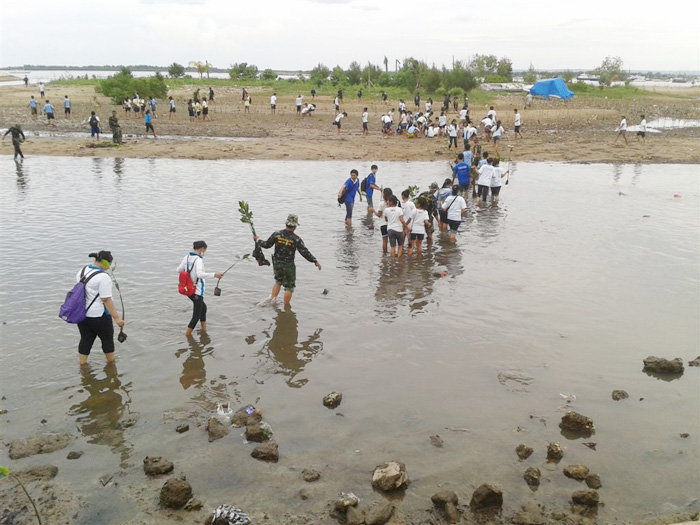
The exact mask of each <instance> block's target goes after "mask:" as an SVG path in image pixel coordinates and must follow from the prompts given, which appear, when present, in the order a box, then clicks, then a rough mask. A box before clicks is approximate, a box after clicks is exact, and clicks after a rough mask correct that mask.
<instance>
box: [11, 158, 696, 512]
mask: <svg viewBox="0 0 700 525" xmlns="http://www.w3.org/2000/svg"><path fill="white" fill-rule="evenodd" d="M29 160H32V162H28V161H29ZM116 160H117V159H46V160H42V159H41V158H39V159H28V160H27V161H25V163H24V164H23V165H22V172H21V173H19V172H17V171H10V172H9V173H8V170H4V171H3V175H2V177H1V178H0V184H2V188H1V189H2V190H3V191H2V197H1V199H2V202H1V204H2V209H3V212H2V214H3V215H2V218H3V223H4V225H5V227H6V228H7V229H9V230H11V231H13V232H16V234H17V235H19V236H21V238H23V239H26V243H27V253H34V252H37V251H39V250H41V249H46V250H49V251H51V252H52V253H55V257H56V258H57V260H61V261H68V263H67V264H65V266H66V268H62V266H63V265H64V263H63V262H62V263H61V268H60V269H58V270H57V269H56V268H45V267H42V266H40V265H37V266H30V265H28V267H29V268H30V270H29V271H28V272H27V273H22V274H21V275H19V276H14V274H12V270H11V268H12V263H11V261H10V258H11V257H10V255H11V254H9V253H5V254H3V255H2V260H0V279H1V280H2V283H3V286H2V288H3V294H2V295H1V296H0V298H1V300H2V312H3V319H2V321H3V323H6V324H3V325H2V326H3V328H2V330H3V343H2V345H3V346H2V353H1V358H2V366H1V367H0V384H2V392H1V394H2V396H4V399H3V400H2V401H1V403H2V404H1V405H0V409H3V410H7V411H8V412H7V413H4V414H3V415H2V416H0V417H1V418H2V421H3V423H4V424H3V429H2V437H3V443H5V444H6V445H7V446H5V447H4V448H3V452H2V458H0V464H3V465H8V466H9V467H10V468H11V470H12V471H13V472H17V473H20V476H27V478H22V479H26V483H27V486H28V487H29V488H30V493H31V494H32V495H34V496H37V498H38V508H39V510H40V512H42V513H45V514H43V515H45V516H47V517H49V518H50V519H49V522H51V523H54V522H55V523H172V522H175V521H180V522H183V523H204V520H205V518H206V517H207V516H211V514H212V511H213V510H214V509H215V508H216V507H217V506H219V505H222V504H229V505H234V506H235V507H237V508H239V509H241V511H242V512H245V513H246V514H248V515H249V516H250V518H251V519H252V520H253V523H259V522H264V521H267V522H269V523H337V522H338V521H340V522H348V523H350V522H355V523H363V522H364V523H369V522H373V523H380V522H382V523H383V522H384V521H381V520H382V519H385V518H386V519H388V521H386V522H387V523H446V522H449V521H450V520H453V521H454V520H456V519H457V518H458V519H459V520H461V522H462V523H476V522H488V521H489V520H491V522H495V523H498V522H503V523H511V522H515V523H587V521H585V520H592V521H593V522H597V523H611V522H616V523H643V522H645V521H647V520H650V519H652V518H657V517H660V516H671V515H674V516H675V517H676V518H677V519H676V521H681V518H682V519H687V518H689V517H690V516H691V515H692V514H694V513H696V512H697V511H698V508H697V505H698V501H697V499H696V498H697V495H696V491H695V490H694V489H693V487H696V486H697V484H698V479H699V473H698V469H697V464H698V437H699V436H698V434H699V432H698V430H697V429H698V428H699V427H700V424H699V422H698V409H699V407H698V403H699V401H698V396H697V384H698V377H697V374H698V372H700V369H698V368H697V367H695V366H690V362H691V361H693V360H695V359H696V357H697V353H698V352H697V347H698V331H697V326H696V325H697V323H696V322H695V321H694V320H695V319H697V316H698V313H699V309H698V291H697V290H698V277H697V268H698V264H699V263H698V261H699V256H698V249H697V243H694V242H693V225H694V224H695V225H697V222H698V202H700V196H699V195H698V188H697V181H696V180H694V179H693V177H692V174H689V173H688V170H687V168H686V167H683V166H680V167H677V168H676V167H669V166H665V167H650V166H606V165H600V166H563V165H559V164H532V165H530V164H520V165H518V166H517V169H516V170H515V173H514V174H513V176H512V178H511V183H510V184H509V186H507V187H505V188H504V190H503V191H502V193H501V197H502V200H501V205H500V206H499V207H498V208H484V209H478V208H475V207H474V206H473V205H472V202H471V198H470V199H469V206H470V210H469V214H468V216H467V219H466V220H465V222H464V223H463V225H462V227H461V229H462V233H461V234H460V235H459V236H458V239H457V243H456V245H452V244H450V243H449V242H447V239H446V238H445V237H438V238H437V239H436V244H435V246H434V248H433V250H432V251H430V252H427V253H426V254H425V256H424V257H423V258H422V259H421V260H417V259H415V258H414V259H412V260H405V261H391V260H388V259H387V258H385V257H383V256H382V255H381V250H380V244H381V240H380V236H379V231H378V223H377V222H376V221H375V220H373V219H370V218H368V217H366V216H365V214H364V213H363V212H364V203H362V204H360V203H358V204H357V206H356V212H355V213H356V214H357V215H356V218H355V221H354V226H353V229H352V230H345V228H344V226H343V225H342V219H343V216H344V213H343V212H342V211H341V210H339V209H338V208H337V204H336V203H334V202H333V201H334V199H333V194H334V193H335V192H337V188H338V187H339V186H340V183H341V182H342V180H344V178H345V177H346V176H347V172H349V169H350V168H352V167H357V168H358V169H360V170H361V172H362V171H364V167H363V166H362V165H358V166H355V165H354V164H353V165H349V164H348V163H275V162H269V163H257V162H240V161H239V162H230V161H217V162H196V161H163V160H150V161H149V160H133V159H121V161H120V162H116ZM42 162H43V163H42ZM445 170H446V168H444V167H443V166H439V165H436V163H408V164H405V163H396V164H394V163H383V164H381V165H380V171H379V180H380V182H381V183H382V184H383V185H384V186H391V187H393V188H396V189H401V188H403V187H404V186H407V185H408V184H417V185H419V186H420V187H421V188H425V187H427V186H428V184H429V183H430V182H433V181H440V180H442V179H443V178H444V177H445ZM655 170H662V171H663V175H664V176H665V177H667V178H666V179H665V183H664V187H662V188H660V187H659V185H658V180H659V179H658V177H659V176H660V174H661V173H660V172H657V171H655ZM56 173H60V174H61V177H57V176H56ZM193 173H200V174H201V176H200V178H201V179H202V181H201V183H200V184H197V185H195V187H194V188H193V189H192V192H191V193H190V194H189V195H188V196H187V199H186V200H184V199H181V198H180V197H179V196H178V195H177V194H176V190H175V189H174V188H176V187H177V186H178V184H182V183H184V182H185V181H186V180H188V177H192V174H193ZM262 173H264V174H265V175H266V177H268V178H269V180H270V183H271V184H273V185H278V186H281V185H284V186H285V187H288V188H290V189H289V190H288V191H287V192H284V193H283V194H282V195H280V196H279V197H278V200H277V201H276V204H275V206H272V207H271V206H266V203H267V195H265V194H263V193H261V192H259V191H256V189H257V188H258V186H257V183H258V181H259V177H260V175H261V174H262ZM309 177H313V180H314V188H313V195H312V197H311V198H309V192H308V191H307V190H308V187H307V186H305V183H306V182H307V179H308V178H309ZM74 184H80V185H81V187H82V189H83V191H82V192H81V193H80V194H78V195H75V194H74V193H73V192H70V191H69V190H68V189H67V188H70V187H71V186H72V185H74ZM675 194H678V195H679V197H674V195H675ZM69 197H70V198H71V199H73V200H70V199H69ZM76 199H77V201H76ZM69 200H70V207H71V210H72V209H78V210H81V211H78V212H72V213H68V206H69ZM96 200H98V201H100V202H101V203H102V204H103V205H104V206H106V207H108V208H109V209H112V208H117V207H118V209H119V210H120V213H121V214H122V215H121V217H122V219H121V224H114V225H112V224H110V223H109V222H105V221H103V220H102V218H101V217H96V216H94V214H92V213H91V212H89V211H87V210H88V209H89V207H90V206H89V204H90V203H92V202H95V201H96ZM238 200H247V201H248V202H249V203H250V206H251V209H252V210H253V211H254V213H255V220H256V229H257V230H258V231H259V232H260V234H261V236H262V237H264V236H265V234H269V232H271V231H272V230H273V229H277V228H279V227H280V226H281V225H280V222H281V221H283V219H284V217H286V215H287V213H291V212H297V213H298V214H299V215H300V223H301V227H300V229H299V230H298V233H299V234H300V235H301V236H302V238H303V239H304V240H305V242H306V245H307V247H308V248H309V249H310V250H311V251H312V253H314V255H315V256H316V257H317V258H318V259H319V260H320V261H321V263H322V264H323V265H324V268H323V271H322V272H317V271H316V270H315V269H314V268H313V267H312V266H311V265H307V264H306V263H305V261H303V260H298V261H297V266H298V289H297V292H296V294H295V298H294V302H293V306H292V309H291V310H286V309H284V308H283V307H282V306H281V305H278V306H257V303H259V302H260V300H261V299H262V298H264V297H265V296H266V295H267V294H268V293H269V288H270V286H271V284H272V279H271V273H270V272H269V271H266V270H265V269H260V268H258V267H257V266H256V265H254V264H249V265H246V264H241V265H238V266H237V267H236V270H235V271H232V272H231V273H232V274H233V275H227V277H226V278H225V279H224V280H223V281H222V283H221V287H222V294H221V296H220V297H214V296H213V295H212V294H207V303H208V304H209V308H210V319H209V325H210V328H209V334H208V335H205V334H195V337H194V339H193V340H190V341H188V340H187V339H186V338H184V336H183V335H182V332H183V331H184V323H186V320H187V319H188V318H189V305H188V304H187V303H186V302H185V301H183V300H181V299H182V298H180V297H178V296H177V292H175V284H174V283H175V280H176V276H175V271H174V270H173V271H172V272H171V271H169V270H168V269H169V268H170V266H172V267H173V268H174V267H175V266H176V265H177V262H178V261H179V259H180V258H181V256H182V252H184V251H187V250H188V249H189V243H190V242H191V238H192V239H194V238H205V239H206V240H207V242H208V244H209V246H210V249H209V250H208V253H207V258H206V266H207V269H208V270H209V271H219V270H220V269H223V268H226V267H227V266H229V265H230V263H231V261H232V260H233V258H234V257H235V256H237V255H241V254H242V253H247V252H248V251H249V250H250V249H251V247H252V242H251V240H250V233H249V231H248V230H246V228H247V227H246V225H243V224H240V223H239V221H238V217H237V216H236V210H237V202H238ZM192 203H196V204H197V205H198V206H203V207H205V211H203V212H202V213H200V214H199V215H198V217H197V218H198V221H197V223H196V224H193V222H192V220H191V216H188V214H187V213H183V210H189V209H190V208H189V206H191V205H192ZM76 204H77V208H75V207H74V206H75V205H76ZM59 220H60V221H62V222H61V223H60V227H59V225H58V221H59ZM85 225H87V227H88V228H94V229H97V231H99V232H100V239H99V242H100V244H104V245H105V246H99V247H96V246H93V244H94V243H95V242H98V241H95V240H94V239H93V240H91V241H90V246H89V248H88V249H85V243H86V240H85V236H84V233H81V232H82V231H84V229H85ZM5 231H7V230H5ZM153 232H157V235H154V234H153ZM3 235H5V233H3ZM183 238H184V239H183ZM98 248H99V249H102V248H105V249H112V250H113V253H114V254H115V259H116V260H117V269H116V270H115V275H116V276H118V278H119V283H120V286H121V289H122V291H123V293H124V294H125V297H124V298H125V302H126V305H127V322H130V324H128V325H127V328H128V332H129V339H128V341H127V342H126V343H124V344H123V345H119V347H118V348H117V353H118V359H117V364H116V366H115V367H113V368H110V367H107V368H105V367H104V361H103V357H102V356H101V355H100V352H99V350H97V349H94V350H93V355H92V356H91V358H90V363H91V364H90V367H89V368H88V369H86V370H84V371H82V372H81V371H79V370H78V366H77V362H76V361H77V359H75V345H76V341H77V336H76V334H75V333H74V330H71V327H67V326H66V325H65V324H63V323H62V322H61V321H60V320H58V319H57V318H56V311H57V307H58V304H60V301H61V300H62V296H63V295H64V294H65V290H64V289H66V290H67V289H68V288H70V285H71V284H72V283H71V280H72V277H73V275H74V273H75V271H76V270H77V268H79V266H80V264H82V263H83V261H84V257H83V256H82V254H83V252H85V255H86V254H87V253H88V252H89V251H93V250H94V249H98ZM144 253H148V254H149V258H153V259H154V260H158V261H171V260H172V261H173V264H171V265H169V266H168V265H167V264H165V263H164V264H163V265H161V264H148V263H147V261H146V259H148V258H144V256H143V254H144ZM145 261H146V262H145ZM161 266H165V267H166V269H165V270H163V268H162V267H161ZM229 277H231V279H230V280H228V278H229ZM57 281H60V282H59V283H58V284H57ZM212 285H213V283H212ZM137 290H138V291H137ZM20 291H21V293H20ZM324 291H325V292H327V293H325V294H324ZM46 297H56V300H55V301H54V300H51V301H47V300H46ZM55 310H56V311H55ZM37 319H38V320H40V321H41V324H42V326H44V327H45V329H43V330H36V329H35V327H36V322H37ZM37 349H47V350H37ZM650 357H656V358H663V359H666V360H667V362H665V361H660V360H659V359H656V360H654V359H652V360H649V358H650ZM676 358H679V359H680V363H681V365H682V367H683V369H682V373H680V372H681V370H679V368H678V362H677V361H676ZM645 361H646V362H645ZM332 392H338V393H342V399H341V400H340V403H339V404H336V403H337V401H338V398H337V396H333V397H331V398H328V399H327V401H328V402H327V403H326V404H324V397H325V396H327V395H328V394H330V393H332ZM223 403H229V404H230V409H231V411H232V412H233V413H235V412H236V411H238V410H239V409H240V408H244V407H246V406H247V405H253V406H254V407H255V409H257V410H259V414H257V413H255V412H253V414H256V415H254V416H253V419H252V420H249V419H248V416H250V414H247V413H246V414H247V416H246V418H245V419H244V420H243V421H240V420H238V421H234V419H235V418H234V416H233V414H231V415H227V413H226V411H225V410H224V411H223V412H224V413H223V414H219V413H218V412H217V405H221V404H223ZM326 405H328V406H326ZM329 407H330V408H329ZM569 412H573V413H576V414H580V415H581V416H582V417H581V418H579V417H577V416H569V417H567V415H568V413H569ZM227 417H230V418H231V421H230V422H229V421H228V420H227V419H226V418H227ZM258 417H259V418H260V419H259V420H256V419H257V418H258ZM564 418H566V422H564V421H563V419H564ZM239 419H240V418H239ZM569 420H571V421H569ZM233 422H235V423H236V424H239V425H240V426H233V425H232V424H230V423H233ZM263 423H264V425H263ZM267 425H269V427H268V426H267ZM562 425H563V428H562ZM270 431H271V432H272V434H271V435H270V434H269V432H270ZM42 436H43V437H42ZM28 438H29V439H28ZM273 443H274V444H273ZM275 445H276V446H275ZM521 445H522V446H521ZM56 447H60V448H56ZM530 449H531V452H530ZM37 451H38V452H39V453H36V452H37ZM28 453H32V454H31V455H25V454H28ZM81 453H82V454H81ZM560 455H561V457H560V458H559V459H557V458H558V457H559V456H560ZM69 457H70V459H69ZM158 458H161V459H158ZM275 459H276V460H275ZM144 460H145V461H144ZM170 463H172V465H170ZM43 465H51V466H53V467H56V468H57V471H55V470H54V469H53V468H43V469H39V470H37V471H34V472H31V471H30V472H29V473H26V472H25V474H21V472H22V471H27V470H30V469H35V468H36V467H41V466H43ZM171 468H172V469H171ZM182 475H185V476H186V483H187V484H189V487H190V488H191V491H192V492H191V494H190V492H189V490H188V488H187V485H186V484H185V483H183V482H182V480H181V476H182ZM317 476H318V477H317ZM170 480H172V481H170ZM166 482H167V483H168V484H169V488H168V489H167V490H166V491H165V496H163V495H162V491H163V486H164V485H166ZM537 482H538V483H537ZM484 485H486V487H483V486H484ZM661 486H663V490H662V489H660V488H659V487H661ZM596 487H597V488H596ZM0 491H2V493H3V498H2V500H3V506H2V509H0V513H3V512H4V513H5V515H4V518H5V519H7V516H9V515H10V513H13V512H16V513H17V514H16V515H15V516H14V517H13V518H11V519H13V520H15V522H17V523H31V519H32V512H33V510H32V509H31V506H28V503H27V501H26V500H23V499H22V497H23V496H24V495H23V493H21V492H20V491H18V489H16V488H15V484H14V482H13V480H12V479H11V478H7V479H4V480H3V481H2V482H0ZM499 491H500V497H499ZM340 493H343V495H342V496H340V495H339V494H340ZM453 493H454V494H453ZM475 493H476V494H475ZM594 494H595V495H594ZM4 496H8V497H4ZM353 496H355V497H356V498H357V499H358V500H359V501H358V502H357V504H354V498H353ZM501 498H502V500H501ZM185 499H186V501H185ZM6 502H8V503H6ZM200 504H201V507H200ZM186 505H187V506H188V507H187V508H188V509H189V510H184V508H180V507H181V506H182V507H184V506H186ZM169 506H175V507H178V508H177V509H171V508H170V507H169ZM523 506H525V508H523ZM477 509H481V510H477ZM499 509H500V510H499ZM475 510H476V512H475ZM0 515H2V514H0ZM265 516H267V519H265ZM674 519H675V518H674ZM589 522H590V521H589Z"/></svg>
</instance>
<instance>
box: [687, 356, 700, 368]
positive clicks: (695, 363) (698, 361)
mask: <svg viewBox="0 0 700 525" xmlns="http://www.w3.org/2000/svg"><path fill="white" fill-rule="evenodd" d="M688 366H700V356H698V357H696V358H695V359H693V360H692V361H688Z"/></svg>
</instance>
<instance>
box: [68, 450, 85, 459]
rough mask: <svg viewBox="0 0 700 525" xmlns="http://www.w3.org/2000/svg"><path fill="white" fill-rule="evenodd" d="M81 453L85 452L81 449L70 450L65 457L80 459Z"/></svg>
mask: <svg viewBox="0 0 700 525" xmlns="http://www.w3.org/2000/svg"><path fill="white" fill-rule="evenodd" d="M83 454H85V452H83V451H82V450H78V451H75V450H72V451H71V452H69V453H68V455H67V456H66V459H80V458H81V457H82V455H83Z"/></svg>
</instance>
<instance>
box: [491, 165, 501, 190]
mask: <svg viewBox="0 0 700 525" xmlns="http://www.w3.org/2000/svg"><path fill="white" fill-rule="evenodd" d="M491 171H492V173H493V175H491V187H492V188H498V187H499V186H500V185H501V176H502V175H503V168H501V167H500V166H496V167H495V168H494V167H493V166H491Z"/></svg>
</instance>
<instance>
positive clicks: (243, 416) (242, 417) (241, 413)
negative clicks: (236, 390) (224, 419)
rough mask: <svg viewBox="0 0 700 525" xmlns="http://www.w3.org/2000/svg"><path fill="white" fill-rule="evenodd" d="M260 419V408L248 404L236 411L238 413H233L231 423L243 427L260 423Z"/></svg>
mask: <svg viewBox="0 0 700 525" xmlns="http://www.w3.org/2000/svg"><path fill="white" fill-rule="evenodd" d="M249 412H250V413H249ZM260 421H262V413H261V412H260V410H257V409H256V408H255V407H254V406H253V405H246V406H244V407H242V408H240V409H238V411H236V413H235V414H233V420H232V421H231V424H232V425H233V426H234V427H242V426H248V425H254V424H255V423H259V422H260Z"/></svg>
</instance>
